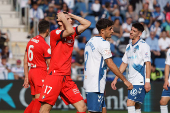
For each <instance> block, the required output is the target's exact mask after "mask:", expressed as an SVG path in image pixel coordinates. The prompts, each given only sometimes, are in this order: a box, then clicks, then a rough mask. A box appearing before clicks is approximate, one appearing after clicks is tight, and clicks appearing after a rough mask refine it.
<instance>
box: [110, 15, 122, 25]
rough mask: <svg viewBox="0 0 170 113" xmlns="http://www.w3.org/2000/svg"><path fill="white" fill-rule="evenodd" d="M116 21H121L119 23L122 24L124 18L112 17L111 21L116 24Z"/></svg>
mask: <svg viewBox="0 0 170 113" xmlns="http://www.w3.org/2000/svg"><path fill="white" fill-rule="evenodd" d="M115 19H119V22H120V24H122V18H121V17H120V16H119V17H115V16H112V17H111V20H112V21H113V22H114V21H115Z"/></svg>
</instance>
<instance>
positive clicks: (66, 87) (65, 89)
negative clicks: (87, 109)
mask: <svg viewBox="0 0 170 113" xmlns="http://www.w3.org/2000/svg"><path fill="white" fill-rule="evenodd" d="M59 95H60V97H61V98H62V100H63V101H64V103H65V104H66V105H68V104H74V103H76V102H78V101H80V100H83V97H82V96H81V93H80V91H79V89H78V88H77V85H76V84H75V83H74V82H73V81H72V79H71V77H70V76H64V75H61V76H60V75H47V77H46V79H45V82H44V86H43V88H42V91H41V94H40V97H39V101H40V102H45V103H48V104H50V105H54V104H55V102H56V100H57V98H58V96H59Z"/></svg>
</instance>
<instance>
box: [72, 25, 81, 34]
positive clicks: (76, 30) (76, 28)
mask: <svg viewBox="0 0 170 113" xmlns="http://www.w3.org/2000/svg"><path fill="white" fill-rule="evenodd" d="M73 29H74V31H75V33H74V34H73V35H74V37H76V36H77V35H80V33H79V32H78V26H77V27H73Z"/></svg>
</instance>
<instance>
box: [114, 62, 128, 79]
mask: <svg viewBox="0 0 170 113" xmlns="http://www.w3.org/2000/svg"><path fill="white" fill-rule="evenodd" d="M127 66H128V64H126V63H124V62H122V63H121V65H120V67H119V70H120V72H121V73H123V72H124V71H125V70H126V68H127ZM117 79H118V76H116V77H115V79H114V80H115V81H116V82H117Z"/></svg>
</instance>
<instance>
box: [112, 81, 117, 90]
mask: <svg viewBox="0 0 170 113" xmlns="http://www.w3.org/2000/svg"><path fill="white" fill-rule="evenodd" d="M116 83H117V80H113V82H112V83H111V87H112V89H113V90H116V89H117V88H116Z"/></svg>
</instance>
